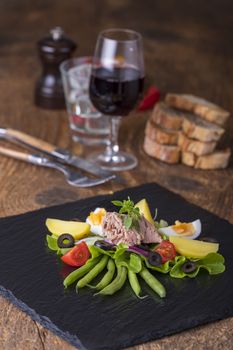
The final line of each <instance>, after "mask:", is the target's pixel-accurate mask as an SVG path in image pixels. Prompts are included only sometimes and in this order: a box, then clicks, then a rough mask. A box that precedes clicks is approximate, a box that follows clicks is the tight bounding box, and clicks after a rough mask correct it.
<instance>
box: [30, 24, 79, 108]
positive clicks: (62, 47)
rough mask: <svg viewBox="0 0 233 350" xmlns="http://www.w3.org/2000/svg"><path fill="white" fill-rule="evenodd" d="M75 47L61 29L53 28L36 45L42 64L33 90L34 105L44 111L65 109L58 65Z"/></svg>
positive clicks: (68, 56)
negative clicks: (40, 72)
mask: <svg viewBox="0 0 233 350" xmlns="http://www.w3.org/2000/svg"><path fill="white" fill-rule="evenodd" d="M76 47H77V45H76V44H75V42H73V41H72V40H71V39H70V38H68V37H66V36H65V35H64V31H63V30H62V28H61V27H55V28H53V29H52V30H51V31H50V35H49V36H46V37H44V38H42V39H40V40H39V41H38V43H37V48H38V52H39V57H40V60H41V62H42V66H43V70H42V75H41V77H40V78H39V79H38V81H37V83H36V88H35V104H36V105H37V106H39V107H41V108H46V109H63V108H65V97H64V92H63V86H62V79H61V73H60V70H59V65H60V64H61V62H63V61H65V60H66V59H68V58H70V57H71V55H72V54H73V52H74V51H75V49H76Z"/></svg>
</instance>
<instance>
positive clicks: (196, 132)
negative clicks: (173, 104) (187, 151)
mask: <svg viewBox="0 0 233 350" xmlns="http://www.w3.org/2000/svg"><path fill="white" fill-rule="evenodd" d="M182 130H183V132H184V133H185V135H186V136H188V137H189V138H192V139H196V140H199V141H203V142H211V141H218V140H219V139H220V138H221V136H222V135H223V134H224V132H225V130H224V129H223V128H221V127H220V126H218V125H215V124H212V123H209V122H207V121H206V120H204V119H202V118H200V117H198V116H196V115H195V114H192V113H189V112H186V113H185V118H184V121H183V124H182Z"/></svg>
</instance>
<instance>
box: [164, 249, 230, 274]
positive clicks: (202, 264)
mask: <svg viewBox="0 0 233 350" xmlns="http://www.w3.org/2000/svg"><path fill="white" fill-rule="evenodd" d="M180 258H182V259H179V260H178V261H177V263H176V264H175V265H174V266H173V267H172V268H171V270H170V276H171V277H173V278H183V277H190V278H193V277H196V276H197V275H198V273H199V271H200V269H205V270H207V271H208V272H209V274H210V275H217V274H219V273H222V272H224V271H225V265H224V262H225V260H224V257H223V256H222V255H221V254H219V253H210V254H208V255H206V257H204V258H203V259H199V260H196V259H195V263H196V265H197V268H196V270H195V271H193V272H192V273H185V272H183V271H182V270H181V266H182V265H183V264H184V262H185V261H186V260H187V258H185V257H184V256H180Z"/></svg>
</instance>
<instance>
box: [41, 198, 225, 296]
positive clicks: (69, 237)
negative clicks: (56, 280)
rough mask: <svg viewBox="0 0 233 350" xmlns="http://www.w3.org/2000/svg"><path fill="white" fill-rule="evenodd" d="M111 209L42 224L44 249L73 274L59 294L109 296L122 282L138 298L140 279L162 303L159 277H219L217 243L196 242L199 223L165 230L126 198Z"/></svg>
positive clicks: (146, 208)
mask: <svg viewBox="0 0 233 350" xmlns="http://www.w3.org/2000/svg"><path fill="white" fill-rule="evenodd" d="M112 203H113V204H114V205H115V206H116V209H118V210H116V211H113V212H109V211H107V210H106V209H105V208H95V209H94V210H93V211H91V212H90V214H89V215H88V217H87V218H86V222H79V221H64V220H59V219H51V218H48V219H47V220H46V226H47V228H48V230H49V232H50V234H48V235H47V236H46V239H47V244H48V247H49V249H51V250H53V251H56V252H57V254H58V255H59V256H60V258H61V260H62V262H63V263H64V264H67V265H70V266H73V267H74V268H75V269H74V271H72V272H71V273H70V274H69V275H68V276H67V277H66V278H65V279H64V282H63V284H64V287H65V288H67V287H68V286H70V285H72V284H74V283H76V290H78V289H79V288H83V287H89V288H92V289H94V290H95V291H96V293H95V294H101V295H112V294H114V293H116V292H117V291H118V290H120V289H121V288H122V287H123V285H124V284H125V282H126V280H127V279H128V281H129V284H130V286H131V288H132V291H133V292H134V293H135V295H136V296H137V297H138V298H143V297H142V296H141V286H140V280H139V277H140V278H142V279H144V281H145V282H146V283H147V284H148V285H149V287H150V288H151V289H152V290H153V291H154V292H155V293H156V294H158V295H159V296H160V297H161V298H163V297H165V296H166V290H165V288H164V286H163V285H162V284H161V282H160V281H159V279H157V276H159V274H161V273H162V274H169V276H170V277H171V278H184V277H191V278H194V277H196V276H197V274H198V273H199V271H200V270H201V269H204V270H206V271H207V272H208V273H209V274H210V275H215V274H219V273H222V272H224V270H225V265H224V258H223V256H222V255H221V254H219V253H218V250H219V243H218V242H216V240H215V239H213V238H208V237H205V238H204V237H203V240H201V239H199V240H197V239H196V238H197V237H198V236H199V235H200V234H201V221H200V220H199V219H197V220H194V221H192V222H188V223H187V222H183V221H179V220H177V221H176V222H175V223H174V224H172V225H169V224H168V223H167V222H166V221H165V220H162V219H161V220H159V221H158V220H157V211H156V214H155V217H154V218H153V217H152V215H151V211H150V209H149V206H148V203H147V201H146V199H142V200H141V201H139V202H138V203H137V204H134V202H133V201H132V200H131V199H130V198H129V197H128V199H126V200H123V201H119V200H115V201H112ZM96 281H97V282H96ZM94 282H95V284H91V283H94Z"/></svg>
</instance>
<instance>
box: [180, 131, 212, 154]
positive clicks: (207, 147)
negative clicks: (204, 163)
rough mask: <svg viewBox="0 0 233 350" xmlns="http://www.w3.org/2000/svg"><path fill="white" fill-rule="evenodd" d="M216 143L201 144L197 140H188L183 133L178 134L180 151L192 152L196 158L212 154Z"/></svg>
mask: <svg viewBox="0 0 233 350" xmlns="http://www.w3.org/2000/svg"><path fill="white" fill-rule="evenodd" d="M216 144H217V142H215V141H211V142H202V141H198V140H193V139H189V138H188V137H187V136H186V135H185V134H184V133H182V132H180V133H179V138H178V146H180V149H181V151H184V152H192V153H194V154H195V155H197V156H202V155H205V154H209V153H212V152H213V151H214V149H215V147H216Z"/></svg>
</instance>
